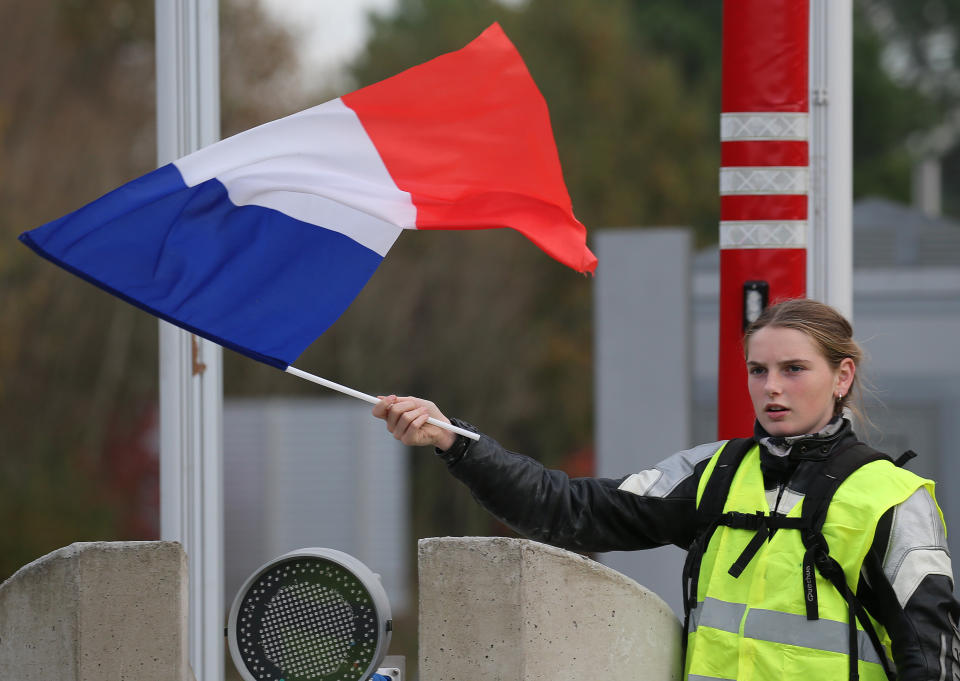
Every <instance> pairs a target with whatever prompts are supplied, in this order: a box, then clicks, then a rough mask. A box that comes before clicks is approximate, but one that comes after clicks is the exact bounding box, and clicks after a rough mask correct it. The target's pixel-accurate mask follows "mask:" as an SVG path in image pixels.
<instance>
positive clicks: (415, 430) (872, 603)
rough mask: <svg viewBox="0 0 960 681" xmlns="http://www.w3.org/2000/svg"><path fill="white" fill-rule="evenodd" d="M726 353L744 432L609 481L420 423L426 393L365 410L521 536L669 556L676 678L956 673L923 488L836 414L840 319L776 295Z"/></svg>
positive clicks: (844, 328)
mask: <svg viewBox="0 0 960 681" xmlns="http://www.w3.org/2000/svg"><path fill="white" fill-rule="evenodd" d="M744 348H745V354H746V366H747V381H748V386H749V391H750V397H751V400H752V402H753V408H754V412H755V415H756V425H755V428H754V436H753V438H751V439H749V440H746V439H744V440H731V441H724V442H714V443H709V444H704V445H700V446H698V447H694V448H693V449H690V450H687V451H683V452H679V453H677V454H674V455H673V456H670V457H668V458H667V459H665V460H664V461H662V462H661V463H659V464H657V465H656V466H655V467H654V468H652V469H649V470H645V471H641V472H639V473H634V474H632V475H628V476H626V477H624V478H621V479H619V480H613V479H595V478H579V479H572V480H571V479H569V478H568V477H567V476H566V475H565V474H564V473H562V472H559V471H554V470H548V469H546V468H544V467H543V466H541V465H540V464H539V463H538V462H536V461H535V460H533V459H531V458H529V457H526V456H523V455H520V454H515V453H513V452H509V451H507V450H505V449H504V448H503V447H502V446H501V445H499V444H498V443H497V442H496V441H494V440H492V439H490V438H488V437H486V436H481V438H480V440H479V441H478V442H474V441H472V440H470V439H468V438H465V437H463V436H458V435H454V434H452V433H450V432H448V431H446V430H442V429H440V428H437V427H435V426H432V425H430V424H428V423H427V422H426V419H427V418H428V417H429V416H432V417H434V418H437V419H440V420H443V421H449V419H447V418H446V417H445V416H444V415H443V414H442V413H441V412H440V410H439V409H437V407H436V406H435V405H434V404H433V403H431V402H428V401H426V400H422V399H418V398H413V397H396V396H393V395H391V396H389V397H385V398H383V399H382V400H381V401H380V402H379V403H378V404H377V405H376V406H375V407H374V410H373V413H374V415H375V416H377V417H379V418H382V419H384V420H385V421H386V424H387V428H388V429H389V431H390V432H391V433H393V435H394V437H396V438H397V439H399V440H401V441H402V442H404V443H405V444H407V445H433V446H434V447H436V450H437V454H438V455H439V456H440V458H441V459H443V461H445V462H446V464H447V466H448V468H449V470H450V472H451V473H452V474H453V475H454V476H455V477H457V478H458V479H460V480H461V481H463V482H464V483H465V484H466V485H467V486H468V487H469V488H470V490H471V492H472V493H473V495H474V497H475V498H476V499H477V501H478V502H479V503H480V504H482V505H483V506H484V507H485V508H486V509H487V510H489V511H490V512H491V513H493V514H494V515H495V516H496V517H497V518H499V519H500V520H501V521H503V522H505V523H506V524H508V525H510V526H511V527H513V528H514V529H515V530H516V531H517V532H519V533H521V534H523V535H525V536H528V537H530V538H532V539H536V540H539V541H543V542H546V543H549V544H554V545H556V546H561V547H564V548H569V549H573V550H577V551H612V550H633V549H644V548H652V547H655V546H662V545H665V544H675V545H677V546H680V547H681V548H684V549H687V550H688V552H689V558H688V561H687V563H688V564H687V566H685V569H684V573H685V574H684V589H685V595H686V601H687V604H688V607H689V613H688V616H687V622H686V623H685V629H686V634H685V635H686V637H687V638H686V650H685V674H686V676H685V678H688V679H691V680H692V681H713V680H714V679H737V680H739V681H744V680H746V679H751V680H753V679H756V680H757V681H761V680H762V681H770V679H800V678H803V679H807V678H810V679H818V680H819V679H842V678H851V679H853V678H857V677H858V676H859V677H862V678H864V679H871V680H872V679H878V680H879V679H884V678H893V676H894V674H895V675H896V678H898V679H900V680H901V681H914V680H916V681H921V680H922V681H942V680H943V679H955V678H960V660H958V657H960V632H958V630H957V625H956V623H957V621H958V617H960V604H958V602H957V600H956V599H955V598H954V596H953V575H952V568H951V564H950V555H949V552H948V549H947V544H946V530H945V528H944V525H943V519H942V515H941V513H940V510H939V507H938V506H937V504H936V501H935V498H934V495H933V483H932V482H931V481H929V480H924V479H922V478H919V477H918V476H916V475H914V474H912V473H910V472H908V471H906V470H904V469H903V468H900V467H899V466H897V465H895V464H894V463H893V462H891V461H890V460H889V459H888V458H886V457H885V456H883V455H880V454H878V453H877V452H875V451H874V450H871V449H869V448H868V447H866V446H865V445H863V444H862V443H859V442H858V441H857V438H856V436H855V435H854V433H853V430H852V428H851V425H850V422H849V421H848V420H847V419H846V418H844V417H843V413H844V409H845V408H848V407H849V408H851V409H856V406H855V405H854V404H853V403H852V401H851V393H856V392H858V390H859V387H858V376H857V369H858V367H859V363H860V358H861V354H862V353H861V350H860V348H859V346H858V345H857V343H856V342H855V341H854V340H853V329H852V328H851V326H850V324H849V322H847V320H846V319H844V318H843V317H842V316H841V315H840V314H839V313H837V312H836V311H835V310H834V309H833V308H831V307H829V306H827V305H823V304H822V303H817V302H815V301H810V300H791V301H786V302H783V303H780V304H778V305H774V306H772V307H770V308H768V309H767V310H765V311H764V313H763V314H762V316H761V317H760V318H759V319H758V320H757V321H756V322H755V323H754V324H753V325H752V326H751V327H750V328H749V329H748V330H747V333H746V335H745V337H744ZM637 408H638V409H642V408H643V405H642V403H638V405H637ZM453 422H454V423H456V425H459V426H461V427H464V428H468V429H471V430H473V427H472V426H470V425H469V424H467V423H464V422H462V421H457V420H454V421H453ZM638 445H639V446H642V442H638ZM851 622H856V625H855V626H851V624H850V623H851ZM891 659H892V662H891ZM894 668H895V670H896V671H895V672H894Z"/></svg>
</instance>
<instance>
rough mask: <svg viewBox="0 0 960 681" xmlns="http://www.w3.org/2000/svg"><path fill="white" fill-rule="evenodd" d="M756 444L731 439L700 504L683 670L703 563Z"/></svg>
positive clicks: (687, 582) (688, 569) (686, 589)
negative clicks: (742, 465)
mask: <svg viewBox="0 0 960 681" xmlns="http://www.w3.org/2000/svg"><path fill="white" fill-rule="evenodd" d="M754 445H756V440H754V439H753V438H735V439H733V440H728V441H727V443H726V444H725V445H724V446H723V450H722V451H721V452H720V456H719V457H718V459H717V463H716V464H715V465H714V467H713V471H712V472H711V473H710V477H709V478H708V479H707V483H706V486H705V487H704V489H703V494H701V495H700V503H699V504H697V531H696V535H695V536H694V538H693V542H692V543H691V544H690V547H689V548H688V549H687V557H686V559H685V560H684V562H683V638H682V640H681V669H683V668H684V667H685V666H686V657H687V636H688V634H689V633H690V611H691V610H693V609H694V608H696V607H697V590H698V586H699V582H700V562H701V561H702V559H703V554H704V552H705V551H706V550H707V545H708V544H709V543H710V538H711V537H712V536H713V533H714V532H715V531H716V529H717V526H718V525H719V523H720V518H721V516H722V515H723V506H724V504H726V501H727V494H728V492H729V491H730V484H731V483H732V482H733V476H734V475H735V474H736V472H737V468H739V467H740V462H742V461H743V457H745V456H746V455H747V452H749V451H750V450H751V449H753V447H754Z"/></svg>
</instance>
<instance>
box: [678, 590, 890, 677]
mask: <svg viewBox="0 0 960 681" xmlns="http://www.w3.org/2000/svg"><path fill="white" fill-rule="evenodd" d="M744 615H746V620H744ZM741 624H743V637H744V638H753V639H757V640H760V641H769V642H771V643H782V644H784V645H789V646H798V647H800V648H814V649H816V650H825V651H828V652H832V653H844V654H846V653H847V623H846V622H837V621H835V620H825V619H820V620H815V621H810V620H808V619H807V618H806V616H804V615H791V614H790V613H786V612H777V611H775V610H751V611H750V612H749V613H747V606H746V605H744V604H742V603H727V602H726V601H721V600H717V599H716V598H707V599H706V600H704V601H701V602H699V603H697V607H696V608H695V609H694V610H691V611H690V632H691V633H692V632H694V631H696V630H697V627H699V626H704V627H710V628H711V629H717V630H719V631H726V632H729V633H731V634H739V633H740V625H741ZM857 634H858V648H859V651H858V652H859V657H860V659H861V660H863V661H864V662H871V663H873V664H880V658H879V657H878V656H877V652H876V651H875V650H874V649H873V645H872V644H871V643H870V638H869V637H868V636H867V634H866V633H864V632H863V631H858V632H857Z"/></svg>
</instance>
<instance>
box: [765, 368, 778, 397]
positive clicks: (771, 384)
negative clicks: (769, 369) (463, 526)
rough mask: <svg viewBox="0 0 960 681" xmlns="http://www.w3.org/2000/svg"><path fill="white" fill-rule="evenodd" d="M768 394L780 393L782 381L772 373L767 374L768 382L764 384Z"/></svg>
mask: <svg viewBox="0 0 960 681" xmlns="http://www.w3.org/2000/svg"><path fill="white" fill-rule="evenodd" d="M764 389H765V390H766V393H767V395H779V394H780V381H778V380H777V379H776V377H775V376H774V375H773V374H772V373H770V374H768V375H767V382H766V385H764Z"/></svg>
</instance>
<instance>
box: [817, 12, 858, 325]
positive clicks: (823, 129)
mask: <svg viewBox="0 0 960 681" xmlns="http://www.w3.org/2000/svg"><path fill="white" fill-rule="evenodd" d="M808 223H809V225H810V227H809V230H810V233H809V238H808V241H807V296H808V297H809V298H815V299H817V300H820V301H822V302H824V303H827V304H829V305H832V306H834V307H835V308H837V309H838V310H839V311H840V312H841V313H843V315H844V316H846V317H847V319H852V318H853V2H852V0H810V193H809V212H808Z"/></svg>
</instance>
